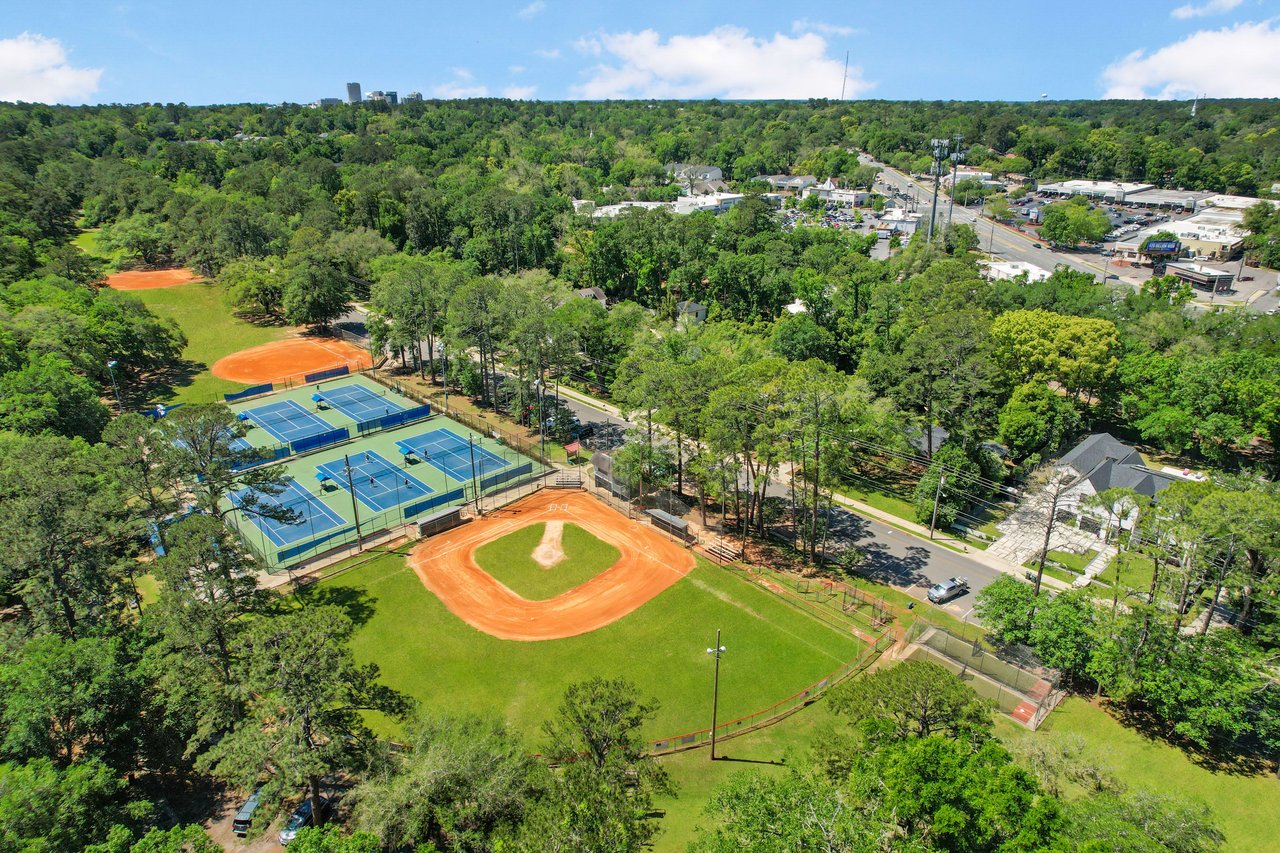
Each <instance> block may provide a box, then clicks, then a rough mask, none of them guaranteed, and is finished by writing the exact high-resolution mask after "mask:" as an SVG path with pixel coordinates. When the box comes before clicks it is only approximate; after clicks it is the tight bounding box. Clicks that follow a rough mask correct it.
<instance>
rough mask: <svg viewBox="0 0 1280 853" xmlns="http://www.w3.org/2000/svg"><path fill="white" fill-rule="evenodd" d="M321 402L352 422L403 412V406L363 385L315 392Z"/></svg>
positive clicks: (340, 386)
mask: <svg viewBox="0 0 1280 853" xmlns="http://www.w3.org/2000/svg"><path fill="white" fill-rule="evenodd" d="M316 396H318V397H319V398H320V399H321V400H323V401H324V402H325V403H327V404H328V405H329V406H330V407H331V408H334V409H337V410H338V411H339V412H342V414H344V415H346V416H347V417H349V418H351V420H353V421H357V422H361V421H370V420H373V419H374V418H381V417H384V416H386V415H394V414H395V413H396V412H403V411H404V406H402V405H400V404H399V403H397V402H396V401H395V400H391V399H388V398H387V397H384V396H382V395H381V394H379V393H378V392H376V391H374V390H372V389H370V388H366V387H365V386H364V385H357V384H355V383H352V384H350V385H339V386H338V387H337V388H325V389H324V390H323V391H318V392H316Z"/></svg>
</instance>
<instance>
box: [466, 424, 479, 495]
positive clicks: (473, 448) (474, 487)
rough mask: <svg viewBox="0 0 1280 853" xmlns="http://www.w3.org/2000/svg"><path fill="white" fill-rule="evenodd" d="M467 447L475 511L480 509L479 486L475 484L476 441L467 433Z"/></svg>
mask: <svg viewBox="0 0 1280 853" xmlns="http://www.w3.org/2000/svg"><path fill="white" fill-rule="evenodd" d="M467 447H468V448H470V450H471V491H472V492H473V493H474V494H475V496H476V510H477V511H479V509H480V486H479V484H478V483H477V482H476V439H475V436H474V435H472V434H471V433H467Z"/></svg>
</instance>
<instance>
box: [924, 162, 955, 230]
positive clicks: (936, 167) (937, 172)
mask: <svg viewBox="0 0 1280 853" xmlns="http://www.w3.org/2000/svg"><path fill="white" fill-rule="evenodd" d="M929 144H930V145H931V146H933V206H932V207H931V208H930V209H929V234H928V237H929V242H933V223H934V220H935V219H937V217H938V183H939V181H940V180H941V178H942V161H943V160H945V159H946V157H947V152H948V151H949V150H950V149H949V146H950V145H951V140H949V139H932V140H930V141H929Z"/></svg>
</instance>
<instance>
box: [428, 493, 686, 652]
mask: <svg viewBox="0 0 1280 853" xmlns="http://www.w3.org/2000/svg"><path fill="white" fill-rule="evenodd" d="M539 521H543V522H548V527H550V523H551V522H557V521H558V522H562V523H563V522H565V521H571V522H573V523H574V524H576V525H578V526H579V527H581V528H582V529H584V530H586V531H587V532H588V533H590V534H592V535H593V536H596V537H598V538H599V539H601V540H603V541H605V542H608V543H609V544H610V545H613V546H614V547H615V548H617V549H618V551H619V552H621V554H622V557H621V558H620V559H619V560H618V562H616V563H614V564H613V565H612V566H610V567H609V568H608V569H605V570H604V571H603V572H601V573H600V574H598V575H596V576H595V577H594V578H592V579H591V580H589V581H587V582H586V583H584V584H582V585H581V586H578V587H575V588H573V589H571V590H569V591H568V592H564V593H561V594H560V595H557V596H556V597H555V598H550V599H547V600H545V601H529V600H528V599H525V598H521V597H520V596H519V595H516V594H515V593H514V592H512V591H511V590H510V589H508V588H507V587H505V586H503V585H502V584H501V583H500V582H498V581H497V580H496V579H495V578H493V576H491V575H490V574H489V573H488V572H486V571H484V569H481V568H480V567H479V566H478V565H477V564H476V562H475V558H474V556H473V553H474V551H475V549H476V548H478V547H479V546H481V545H483V544H485V543H486V542H491V541H493V540H494V539H497V538H499V537H501V536H505V535H506V534H508V533H510V532H512V531H514V530H515V529H517V528H519V527H524V526H526V525H528V524H530V523H533V522H539ZM409 565H411V566H412V567H413V569H414V571H416V572H417V573H418V577H419V578H421V579H422V582H423V583H424V584H425V585H426V587H427V589H429V590H431V591H432V592H433V593H435V595H436V596H438V597H439V598H440V600H441V601H442V602H444V605H445V607H447V608H449V610H450V612H452V613H453V614H454V615H455V616H457V617H458V618H459V619H462V620H463V621H464V622H466V623H467V624H468V625H471V626H472V627H474V628H477V629H479V630H481V631H484V632H485V633H486V634H491V635H493V636H495V637H499V638H501V639H504V640H525V641H530V640H557V639H561V638H564V637H574V636H577V635H579V634H586V633H588V632H590V631H595V630H597V629H599V628H603V627H604V626H605V625H608V624H610V623H612V622H616V621H617V620H619V619H621V618H622V617H624V616H626V615H627V614H628V613H631V612H632V611H633V610H635V609H637V608H638V607H640V606H641V605H643V604H645V603H646V602H648V601H649V600H650V599H652V598H653V597H655V596H656V595H658V594H659V593H660V592H662V591H663V590H665V589H667V588H668V587H670V586H671V585H672V584H674V583H675V582H676V581H678V580H680V579H681V578H683V577H684V576H685V575H687V574H688V573H689V572H691V571H692V570H693V567H694V558H693V554H691V553H690V552H689V551H687V550H686V549H684V548H682V547H680V546H679V545H678V544H676V543H675V542H673V541H671V540H670V539H667V538H666V537H665V536H663V535H662V534H661V533H658V532H657V531H656V530H654V529H653V528H651V527H647V526H646V525H643V524H640V523H638V522H635V521H631V520H629V519H627V518H625V517H623V516H622V515H619V514H618V513H616V512H614V511H613V510H612V509H610V508H608V507H606V506H605V505H603V504H601V503H600V502H598V501H596V500H595V499H594V498H592V497H590V496H589V495H587V494H585V493H583V492H563V491H553V490H549V489H548V490H543V491H541V492H538V493H537V494H534V495H531V496H530V497H528V498H525V499H524V500H522V501H518V502H516V503H514V504H511V505H510V506H507V507H505V508H503V509H501V510H499V511H498V512H496V513H492V514H490V515H488V516H485V517H484V518H481V519H479V520H477V521H474V522H472V523H470V524H468V525H465V526H463V527H459V528H457V529H455V530H451V531H448V532H446V533H442V534H440V535H439V536H433V537H432V538H430V539H428V540H426V541H425V542H423V543H422V544H421V545H419V546H418V547H417V548H415V549H414V550H413V553H412V554H410V556H409Z"/></svg>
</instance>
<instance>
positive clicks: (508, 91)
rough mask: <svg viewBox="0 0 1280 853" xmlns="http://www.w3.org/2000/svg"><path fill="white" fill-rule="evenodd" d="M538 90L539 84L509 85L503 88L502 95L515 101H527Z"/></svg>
mask: <svg viewBox="0 0 1280 853" xmlns="http://www.w3.org/2000/svg"><path fill="white" fill-rule="evenodd" d="M536 91H538V87H537V86H508V87H507V88H505V89H503V90H502V97H504V98H510V99H511V100H513V101H527V100H529V99H530V98H532V97H533V93H534V92H536Z"/></svg>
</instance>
